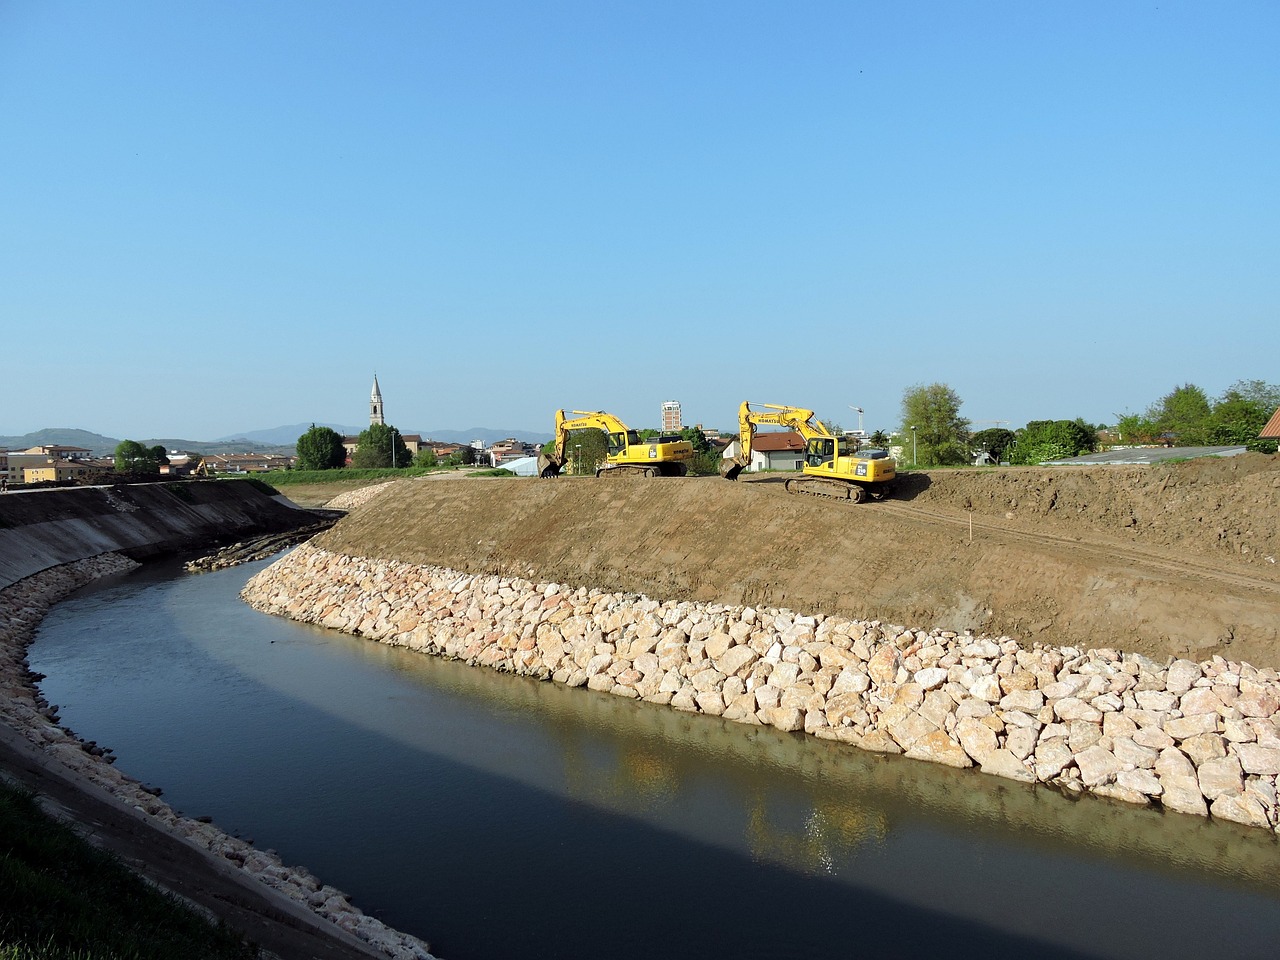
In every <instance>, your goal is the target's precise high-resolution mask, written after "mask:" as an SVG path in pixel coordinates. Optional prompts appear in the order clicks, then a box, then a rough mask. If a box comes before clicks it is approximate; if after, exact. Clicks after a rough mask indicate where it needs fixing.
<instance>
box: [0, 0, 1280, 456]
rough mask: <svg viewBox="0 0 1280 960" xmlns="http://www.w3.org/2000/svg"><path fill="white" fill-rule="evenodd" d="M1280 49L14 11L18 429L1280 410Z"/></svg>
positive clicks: (1070, 25)
mask: <svg viewBox="0 0 1280 960" xmlns="http://www.w3.org/2000/svg"><path fill="white" fill-rule="evenodd" d="M1278 51H1280V4H1277V3H1275V2H1274V0H1265V2H1232V3H1226V4H1223V3H1211V2H1195V3H1182V2H1174V3H1170V2H1166V0H1160V2H1159V3H1125V2H1122V3H1116V2H1114V0H1107V2H1043V3H1041V2H1036V3H1028V2H1026V0H1017V2H1007V3H1005V2H970V3H966V2H923V0H922V2H910V0H903V2H901V3H898V2H893V3H890V2H884V0H879V2H854V0H841V2H825V0H811V2H805V3H792V2H781V0H780V2H752V0H733V2H697V0H680V2H673V0H672V2H669V0H646V2H635V3H618V2H606V0H580V2H579V0H572V2H554V0H553V2H535V3H528V2H517V0H504V2H486V0H466V2H461V0H459V2H428V0H416V2H399V0H382V2H374V3H357V2H354V0H353V2H345V3H335V2H319V0H299V2H280V0H272V2H261V0H252V2H243V0H217V2H198V0H183V2H178V3H175V2H171V0H163V2H139V0H113V2H110V3H88V2H63V0H0V330H2V331H3V333H2V342H3V349H2V351H0V356H2V357H3V360H4V366H3V369H4V381H5V389H4V390H3V393H2V397H3V399H0V434H19V433H25V432H27V431H30V430H35V429H39V428H42V427H80V428H84V429H88V430H94V431H96V432H99V433H104V434H108V435H110V436H116V437H130V438H151V437H182V438H187V439H194V440H202V439H212V438H215V437H219V436H224V435H227V434H234V433H238V432H244V431H249V430H256V429H264V428H269V427H274V426H279V425H282V424H292V423H299V422H304V423H305V422H310V421H317V422H335V423H340V424H350V425H355V426H358V425H360V424H363V423H367V421H368V396H369V387H370V385H371V382H372V378H373V374H374V372H375V371H376V372H377V375H378V379H379V381H380V382H381V385H382V391H383V394H384V397H385V400H386V408H387V416H388V419H389V420H390V422H392V423H394V424H395V425H396V426H398V427H400V428H401V429H404V430H431V429H445V428H458V429H463V428H467V427H473V426H485V427H493V428H511V429H519V430H534V431H540V432H549V431H550V430H551V427H552V417H553V412H554V410H555V409H556V408H558V407H566V408H578V409H605V410H609V411H611V412H613V413H616V414H618V415H619V416H621V417H622V418H623V419H624V420H626V421H627V422H629V423H631V425H632V426H637V427H646V426H657V425H658V419H659V408H660V404H661V403H662V401H664V400H671V399H675V400H679V401H681V403H682V405H683V408H684V414H685V420H686V422H687V423H695V422H701V423H703V424H705V425H707V426H716V427H721V428H729V427H731V426H732V425H733V420H734V417H735V412H736V410H737V406H738V404H739V403H740V402H741V401H742V400H744V399H748V400H753V401H758V402H767V403H786V404H794V405H798V406H805V407H812V408H814V409H816V410H817V411H818V413H819V415H821V416H824V417H826V418H829V419H832V420H836V421H838V422H840V423H842V424H843V425H844V426H846V427H853V426H856V425H857V422H856V421H857V415H856V414H855V413H853V412H852V411H850V410H849V407H850V406H861V407H863V408H864V410H865V411H866V412H865V426H866V428H867V429H869V430H872V429H876V428H886V429H888V428H892V427H894V426H896V425H897V423H898V419H899V411H900V407H901V400H902V395H903V392H904V390H906V389H907V388H909V387H911V386H913V385H916V384H925V383H933V382H943V383H946V384H949V385H950V386H951V387H952V388H953V389H955V390H956V392H957V393H958V394H959V395H960V397H961V398H962V399H963V401H964V405H963V408H962V414H963V415H964V416H966V417H968V418H970V419H971V420H974V421H975V422H979V421H987V420H1008V421H1010V422H1011V425H1012V426H1013V427H1018V426H1021V425H1022V424H1023V423H1025V422H1026V421H1027V420H1032V419H1057V418H1074V417H1077V416H1080V417H1084V418H1085V419H1086V420H1089V421H1092V422H1108V421H1111V420H1113V418H1114V417H1115V415H1116V414H1119V413H1124V412H1127V411H1133V412H1136V411H1140V410H1142V409H1144V408H1145V407H1146V406H1147V405H1149V404H1150V403H1152V402H1153V401H1155V400H1157V399H1159V397H1161V396H1162V395H1164V394H1165V393H1168V392H1169V391H1170V390H1171V389H1173V388H1174V387H1175V386H1177V385H1179V384H1182V383H1186V382H1191V383H1195V384H1198V385H1199V386H1201V387H1203V388H1204V389H1205V390H1206V391H1207V392H1208V393H1209V394H1210V395H1211V396H1216V395H1218V394H1220V393H1221V392H1222V391H1223V390H1224V389H1225V388H1226V387H1227V386H1229V385H1230V384H1231V383H1232V382H1234V381H1236V380H1238V379H1261V380H1265V381H1267V382H1272V383H1274V382H1276V381H1277V380H1280V372H1278V371H1277V366H1278V364H1277V358H1280V306H1278V305H1280V54H1278ZM978 425H979V426H985V425H987V424H985V423H979V424H978Z"/></svg>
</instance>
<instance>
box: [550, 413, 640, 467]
mask: <svg viewBox="0 0 1280 960" xmlns="http://www.w3.org/2000/svg"><path fill="white" fill-rule="evenodd" d="M572 412H573V414H574V416H573V418H572V419H569V418H566V417H565V415H564V411H563V410H557V411H556V438H555V446H554V447H553V449H552V452H551V453H544V454H542V455H541V456H540V457H538V476H540V477H555V476H559V475H560V471H561V470H562V469H564V465H565V463H566V462H567V461H568V459H569V456H568V447H569V433H570V432H571V431H573V430H602V431H604V434H605V436H606V437H607V438H608V447H609V453H610V454H613V453H616V452H618V451H620V450H625V449H626V448H627V447H628V446H629V445H631V444H633V443H639V442H640V435H639V434H638V433H636V431H634V430H632V429H631V428H630V427H628V426H627V425H626V424H625V423H623V422H622V421H621V420H619V419H618V418H617V417H615V416H614V415H613V414H611V413H605V412H604V411H603V410H574V411H572Z"/></svg>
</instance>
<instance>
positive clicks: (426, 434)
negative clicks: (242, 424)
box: [222, 423, 552, 447]
mask: <svg viewBox="0 0 1280 960" xmlns="http://www.w3.org/2000/svg"><path fill="white" fill-rule="evenodd" d="M316 426H317V427H328V428H329V429H330V430H336V431H337V432H338V433H341V434H343V435H344V436H352V437H354V436H357V435H359V433H360V431H361V430H364V429H365V427H352V426H344V425H342V424H340V423H317V424H316ZM310 429H311V424H310V423H294V424H290V425H288V426H284V427H272V428H270V429H268V430H250V431H248V432H246V433H238V434H236V435H235V437H234V438H232V437H223V438H222V439H223V440H224V441H227V442H230V441H231V440H233V439H244V440H253V441H256V442H257V443H259V444H264V443H278V444H281V445H287V446H290V447H292V446H294V445H295V444H296V443H297V442H298V438H299V437H300V436H302V435H303V434H304V433H306V432H307V431H308V430H310ZM400 429H401V432H402V433H416V434H418V435H419V436H421V437H423V438H425V439H428V440H441V441H443V442H445V443H470V442H471V441H472V440H483V441H484V443H485V445H486V446H487V445H489V444H491V443H494V442H496V441H498V440H505V439H507V437H515V438H516V439H517V440H527V441H529V442H530V443H546V442H547V441H548V440H551V439H552V435H551V434H549V433H537V432H535V431H530V430H493V429H490V428H488V427H472V428H471V429H469V430H411V429H409V428H407V427H401V428H400Z"/></svg>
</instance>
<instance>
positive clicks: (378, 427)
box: [351, 423, 412, 470]
mask: <svg viewBox="0 0 1280 960" xmlns="http://www.w3.org/2000/svg"><path fill="white" fill-rule="evenodd" d="M357 443H358V446H357V447H356V452H355V455H354V456H352V458H351V465H352V466H353V467H356V468H358V469H361V470H377V469H382V468H385V467H392V466H395V467H407V466H409V464H410V462H411V460H412V458H411V457H410V456H409V448H408V447H406V446H405V445H404V438H403V437H401V436H400V431H399V430H397V429H396V428H395V427H393V426H391V425H390V424H387V423H371V424H369V428H368V429H367V430H364V431H362V432H361V434H360V436H359V438H358V439H357ZM393 451H394V452H393Z"/></svg>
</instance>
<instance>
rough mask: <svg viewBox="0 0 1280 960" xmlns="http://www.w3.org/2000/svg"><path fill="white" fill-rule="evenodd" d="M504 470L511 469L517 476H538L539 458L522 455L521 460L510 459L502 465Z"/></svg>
mask: <svg viewBox="0 0 1280 960" xmlns="http://www.w3.org/2000/svg"><path fill="white" fill-rule="evenodd" d="M502 469H503V470H510V471H511V472H512V473H514V474H515V475H516V476H517V477H536V476H537V475H538V458H537V457H521V458H520V459H519V460H508V461H507V462H506V463H504V464H503V465H502Z"/></svg>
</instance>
